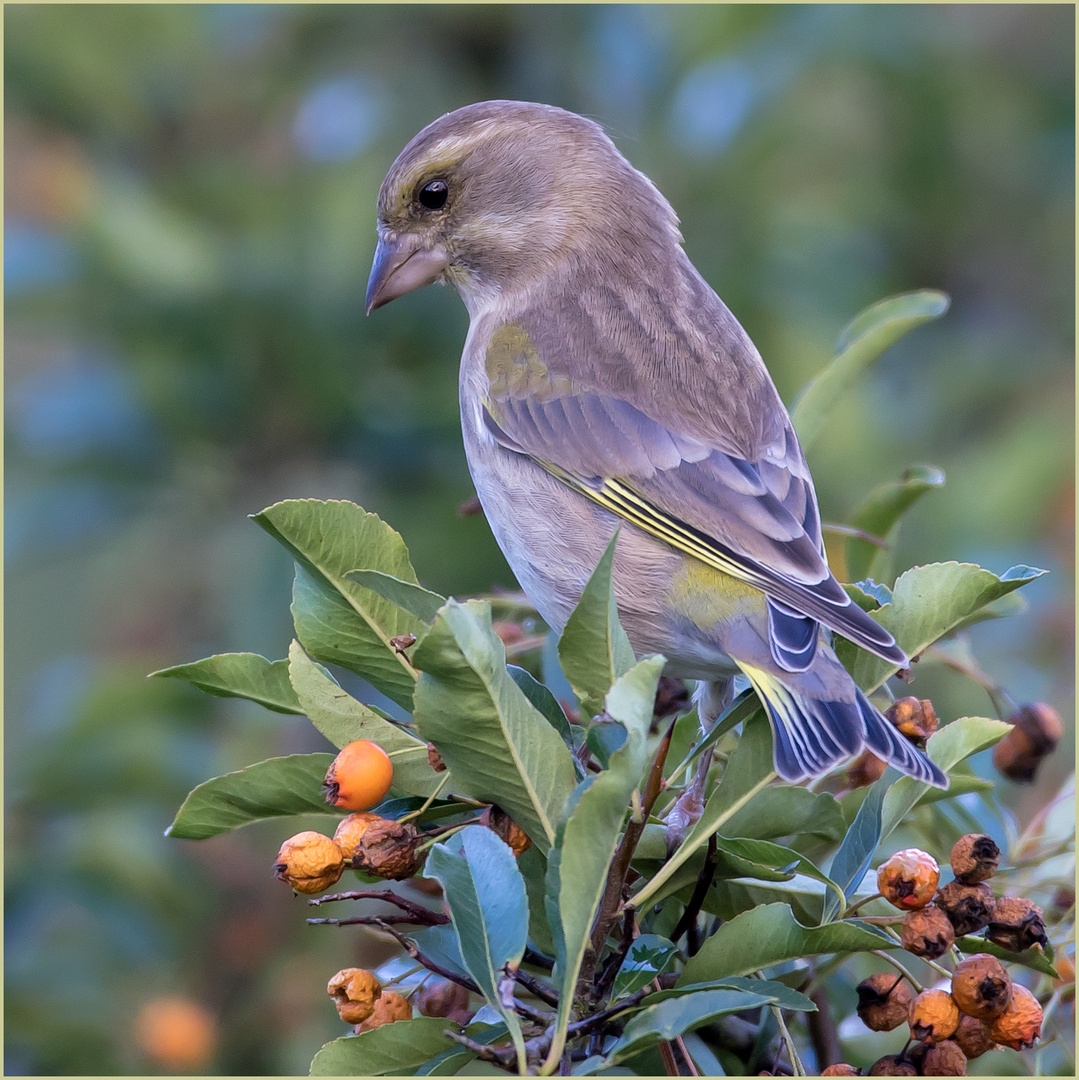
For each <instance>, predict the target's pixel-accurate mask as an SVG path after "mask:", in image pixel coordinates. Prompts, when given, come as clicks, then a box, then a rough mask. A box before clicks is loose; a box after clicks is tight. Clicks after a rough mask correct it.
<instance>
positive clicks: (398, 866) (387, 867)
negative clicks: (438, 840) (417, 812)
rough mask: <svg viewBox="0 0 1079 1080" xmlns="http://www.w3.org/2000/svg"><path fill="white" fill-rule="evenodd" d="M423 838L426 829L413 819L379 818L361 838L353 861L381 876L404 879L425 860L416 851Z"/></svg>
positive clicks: (369, 871)
mask: <svg viewBox="0 0 1079 1080" xmlns="http://www.w3.org/2000/svg"><path fill="white" fill-rule="evenodd" d="M422 839H423V833H421V832H420V831H419V830H418V829H417V828H416V826H415V825H413V824H411V823H410V822H407V821H406V822H401V821H391V820H390V819H389V818H379V819H378V820H377V821H373V822H371V824H370V825H368V826H367V828H366V829H365V830H364V833H363V835H362V836H361V837H360V838H359V840H358V841H357V844H356V851H355V853H354V854H353V856H352V865H353V866H354V867H356V869H357V870H363V871H365V872H366V873H368V874H375V875H377V876H378V877H381V878H393V879H395V880H398V881H400V880H402V879H404V878H409V877H412V875H413V874H414V873H415V872H416V871H417V870H418V869H419V868H420V863H421V862H422V858H421V856H419V855H417V854H416V848H418V847H419V845H420V842H421V841H422Z"/></svg>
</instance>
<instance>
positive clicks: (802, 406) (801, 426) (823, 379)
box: [791, 289, 949, 449]
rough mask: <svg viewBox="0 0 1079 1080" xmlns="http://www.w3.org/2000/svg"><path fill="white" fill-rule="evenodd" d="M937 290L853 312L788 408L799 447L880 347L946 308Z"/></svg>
mask: <svg viewBox="0 0 1079 1080" xmlns="http://www.w3.org/2000/svg"><path fill="white" fill-rule="evenodd" d="M948 304H949V300H948V297H947V296H946V295H945V294H944V293H942V292H936V291H934V290H932V289H922V290H919V291H918V292H910V293H901V294H900V295H898V296H890V297H888V298H887V299H885V300H879V301H877V303H875V304H872V305H871V306H870V307H868V308H866V309H865V310H864V311H863V312H861V313H860V314H858V315H856V316H855V317H854V319H853V320H852V321H851V322H850V323H848V324H847V326H846V327H845V328H844V329H843V331H842V333H840V335H839V339H838V340H837V341H836V346H835V347H836V356H835V357H834V358H833V359H832V361H831V363H829V364H828V366H827V367H826V368H825V369H824V370H823V371H821V372H820V373H819V374H818V375H816V376H815V377H814V378H812V379H811V380H810V381H809V382H808V383H807V384H806V385H805V386H804V387H803V388H802V392H801V393H800V394H799V395H798V399H797V400H796V401H795V403H794V407H793V408H792V409H791V421H792V422H793V424H794V430H795V431H797V432H798V439H799V441H800V442H801V444H802V448H803V449H805V448H806V447H808V446H809V445H810V444H811V443H812V442H813V441H814V439H816V437H817V436H818V435H819V434H820V433H821V431H823V430H824V425H825V423H826V421H827V419H828V414H829V413H830V412H831V411H832V409H833V408H834V407H835V404H836V402H837V401H838V400H839V399H840V398H841V397H842V396H843V394H844V393H845V392H846V391H847V390H848V389H849V387H851V386H852V385H853V384H854V382H855V381H856V380H857V379H858V378H859V377H860V376H861V375H862V373H863V372H864V371H865V370H866V369H867V368H868V367H869V365H870V364H872V363H873V361H874V360H876V359H877V357H879V356H880V355H881V354H882V353H883V352H884V351H885V350H886V349H888V348H890V347H891V346H892V345H894V344H895V343H896V342H897V341H898V340H899V339H900V338H901V337H903V335H904V334H906V333H908V332H909V331H911V330H913V329H914V328H915V327H916V326H921V324H922V323H924V322H928V321H929V320H930V319H936V318H938V317H939V316H941V315H943V314H944V312H945V311H947V310H948Z"/></svg>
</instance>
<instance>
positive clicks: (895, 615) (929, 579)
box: [836, 562, 1045, 694]
mask: <svg viewBox="0 0 1079 1080" xmlns="http://www.w3.org/2000/svg"><path fill="white" fill-rule="evenodd" d="M1044 573H1045V571H1044V570H1037V569H1032V568H1031V567H1029V566H1013V567H1012V568H1011V569H1010V570H1008V571H1007V572H1005V573H1004V574H1002V575H1001V576H1000V577H997V575H996V574H993V573H990V571H988V570H983V569H982V568H981V567H980V566H975V565H974V564H973V563H958V562H944V563H931V564H929V565H928V566H915V567H913V568H912V569H910V570H907V571H906V573H904V574H901V575H900V576H899V579H898V580H897V581H896V583H895V589H894V590H893V592H892V602H891V603H890V604H885V605H884V606H883V607H881V608H878V609H877V610H876V611H874V612H873V613H872V614H873V618H874V619H876V620H877V622H879V623H880V624H881V626H883V627H884V628H885V629H887V630H890V631H891V632H892V634H893V635H894V636H895V639H896V641H897V642H898V644H899V647H900V648H901V649H903V650H904V652H906V654H907V656H909V657H911V658H913V657H916V656H917V655H918V654H919V653H921V652H922V651H924V650H925V649H927V648H928V647H929V646H930V645H932V644H933V642H934V641H937V640H938V639H939V638H942V637H944V635H945V634H948V633H950V632H951V631H952V630H954V629H955V628H956V627H957V626H958V625H959V624H960V623H961V622H963V620H965V619H967V618H969V617H970V616H971V615H973V614H974V613H975V612H976V611H978V610H980V609H981V608H983V607H985V605H986V604H990V603H992V602H993V601H994V600H997V599H999V598H1000V597H1002V596H1004V595H1006V594H1007V593H1010V592H1012V590H1014V589H1018V588H1020V587H1021V586H1023V585H1026V584H1027V583H1028V582H1031V581H1033V580H1034V579H1035V578H1038V577H1041V575H1042V574H1044ZM836 652H837V654H838V655H839V658H840V660H842V661H843V663H844V665H845V666H846V668H847V670H848V671H849V672H850V673H851V675H853V676H854V681H855V682H856V683H857V684H858V685H859V686H860V687H861V688H862V689H863V690H864V691H865V692H866V693H867V694H868V693H870V692H872V691H873V690H875V689H876V688H877V687H878V686H880V685H881V684H882V683H883V682H884V680H885V679H887V678H888V677H889V676H890V675H894V674H895V672H896V671H897V670H898V667H897V666H896V665H895V664H892V663H889V662H888V661H886V660H881V659H880V657H877V656H873V655H871V654H870V653H867V652H865V651H864V650H863V649H859V648H858V647H857V646H856V645H853V644H851V642H849V641H846V640H844V639H837V640H836Z"/></svg>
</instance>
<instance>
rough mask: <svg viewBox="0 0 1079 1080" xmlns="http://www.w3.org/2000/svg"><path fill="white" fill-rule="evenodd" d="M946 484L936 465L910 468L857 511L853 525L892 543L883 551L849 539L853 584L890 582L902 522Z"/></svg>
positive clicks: (847, 557)
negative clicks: (923, 498)
mask: <svg viewBox="0 0 1079 1080" xmlns="http://www.w3.org/2000/svg"><path fill="white" fill-rule="evenodd" d="M943 484H944V473H942V472H941V471H940V469H937V468H934V467H933V466H932V465H916V466H914V467H913V468H910V469H907V470H906V471H905V472H904V473H903V476H902V478H901V479H900V480H899V481H898V482H893V483H890V484H885V485H883V486H882V487H879V488H877V489H876V490H875V491H873V492H871V493H870V495H869V496H868V498H866V500H865V502H863V503H862V505H861V506H859V507H858V509H857V510H855V511H854V513H853V515H852V516H851V519H850V524H851V525H853V526H854V528H856V529H861V530H862V531H863V532H867V533H872V534H873V535H874V536H879V537H880V538H881V539H882V540H885V541H886V542H887V544H888V548H887V550H882V549H881V548H879V547H877V545H876V544H872V543H870V542H869V541H868V540H860V539H858V537H856V536H848V537H847V544H846V562H847V577H849V578H850V580H851V581H859V580H860V579H861V578H867V577H871V578H875V579H876V580H877V581H890V580H891V578H892V568H893V566H894V563H895V544H896V540H897V538H898V536H899V520H900V518H901V517H902V516H903V515H904V514H905V513H906V512H907V510H909V509H910V508H911V506H913V505H914V503H915V502H917V500H918V499H919V498H921V496H922V495H924V494H925V493H926V492H927V491H932V490H933V489H934V488H938V487H941V486H942V485H943Z"/></svg>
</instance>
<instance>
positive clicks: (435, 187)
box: [416, 180, 450, 210]
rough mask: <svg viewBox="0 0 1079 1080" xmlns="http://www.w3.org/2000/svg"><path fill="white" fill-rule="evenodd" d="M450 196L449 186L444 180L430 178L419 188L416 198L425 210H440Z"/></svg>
mask: <svg viewBox="0 0 1079 1080" xmlns="http://www.w3.org/2000/svg"><path fill="white" fill-rule="evenodd" d="M449 196H450V186H449V184H447V183H446V181H445V180H432V181H431V182H430V183H429V184H425V185H424V186H423V187H422V188H420V192H419V194H418V195H417V196H416V198H417V199H418V200H419V203H420V206H422V207H424V208H425V209H427V210H441V209H442V207H444V206H445V205H446V200H447V199H448V198H449Z"/></svg>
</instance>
